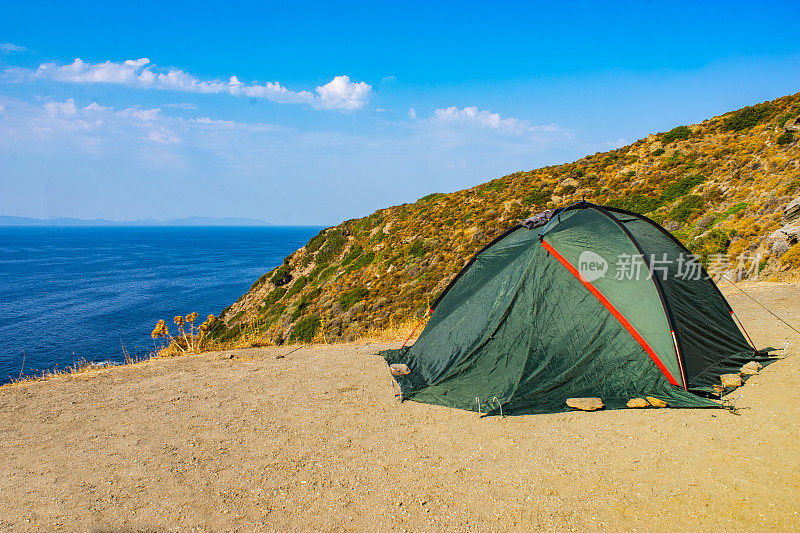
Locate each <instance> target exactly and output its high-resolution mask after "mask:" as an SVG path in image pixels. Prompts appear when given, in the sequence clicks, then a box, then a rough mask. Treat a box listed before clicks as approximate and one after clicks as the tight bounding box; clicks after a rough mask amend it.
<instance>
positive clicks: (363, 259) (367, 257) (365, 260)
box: [346, 252, 375, 274]
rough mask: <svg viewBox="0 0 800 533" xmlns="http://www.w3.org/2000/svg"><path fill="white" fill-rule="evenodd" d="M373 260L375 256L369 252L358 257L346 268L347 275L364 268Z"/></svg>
mask: <svg viewBox="0 0 800 533" xmlns="http://www.w3.org/2000/svg"><path fill="white" fill-rule="evenodd" d="M373 259H375V254H374V253H373V252H369V253H366V254H363V255H360V256H359V257H358V258H357V259H356V260H355V261H353V263H352V264H351V265H350V266H349V267H347V270H346V271H347V273H348V274H349V273H351V272H355V271H356V270H358V269H360V268H364V267H365V266H367V265H368V264H370V263H372V261H373Z"/></svg>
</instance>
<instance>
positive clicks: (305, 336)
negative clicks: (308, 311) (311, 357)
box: [289, 315, 321, 343]
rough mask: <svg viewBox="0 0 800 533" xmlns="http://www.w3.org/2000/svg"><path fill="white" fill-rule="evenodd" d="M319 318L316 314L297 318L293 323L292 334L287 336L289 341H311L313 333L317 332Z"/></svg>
mask: <svg viewBox="0 0 800 533" xmlns="http://www.w3.org/2000/svg"><path fill="white" fill-rule="evenodd" d="M320 323H321V320H320V319H319V317H318V316H317V315H309V316H307V317H304V318H303V319H301V320H299V321H298V322H297V324H295V325H294V329H293V330H292V334H291V335H290V336H289V342H292V343H294V342H311V340H312V339H314V335H316V334H317V330H318V329H319V325H320Z"/></svg>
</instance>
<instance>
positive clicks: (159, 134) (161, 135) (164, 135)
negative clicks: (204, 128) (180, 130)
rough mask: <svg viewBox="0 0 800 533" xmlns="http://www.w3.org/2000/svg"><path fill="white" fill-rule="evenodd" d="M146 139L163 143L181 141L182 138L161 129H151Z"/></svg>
mask: <svg viewBox="0 0 800 533" xmlns="http://www.w3.org/2000/svg"><path fill="white" fill-rule="evenodd" d="M144 139H146V140H148V141H153V142H157V143H161V144H175V143H177V142H180V139H178V138H177V137H175V136H174V135H171V134H170V133H169V132H166V131H160V130H150V131H149V132H148V133H147V136H146V137H144Z"/></svg>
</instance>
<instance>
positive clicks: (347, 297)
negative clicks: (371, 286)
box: [339, 287, 368, 311]
mask: <svg viewBox="0 0 800 533" xmlns="http://www.w3.org/2000/svg"><path fill="white" fill-rule="evenodd" d="M367 292H368V291H367V289H366V288H365V287H356V288H355V289H351V290H349V291H347V292H345V293H342V295H341V296H339V305H340V306H341V307H342V311H347V310H348V309H350V308H351V307H352V306H353V304H355V303H356V302H360V301H361V300H363V299H364V298H365V297H366V296H367Z"/></svg>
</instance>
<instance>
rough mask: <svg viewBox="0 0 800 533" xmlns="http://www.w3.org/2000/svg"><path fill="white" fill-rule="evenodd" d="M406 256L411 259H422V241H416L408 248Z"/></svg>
mask: <svg viewBox="0 0 800 533" xmlns="http://www.w3.org/2000/svg"><path fill="white" fill-rule="evenodd" d="M408 255H410V256H411V257H422V256H423V255H425V243H424V242H422V239H417V240H416V241H414V243H413V244H412V245H411V246H409V247H408Z"/></svg>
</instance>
